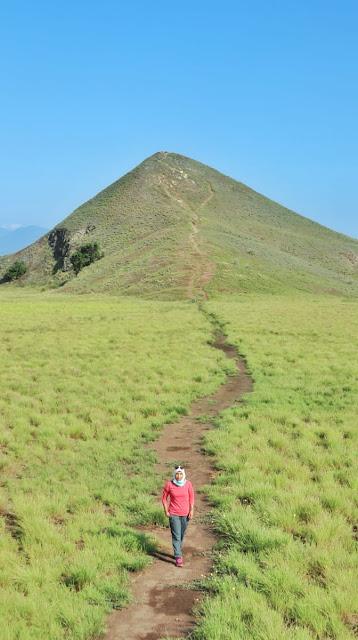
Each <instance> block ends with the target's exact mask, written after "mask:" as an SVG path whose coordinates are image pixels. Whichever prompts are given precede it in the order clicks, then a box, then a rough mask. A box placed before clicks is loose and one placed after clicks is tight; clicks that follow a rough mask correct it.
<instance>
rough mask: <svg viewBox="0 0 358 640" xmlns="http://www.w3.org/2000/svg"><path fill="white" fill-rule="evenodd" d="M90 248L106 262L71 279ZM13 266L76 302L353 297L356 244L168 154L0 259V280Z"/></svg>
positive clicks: (357, 273)
mask: <svg viewBox="0 0 358 640" xmlns="http://www.w3.org/2000/svg"><path fill="white" fill-rule="evenodd" d="M88 242H91V243H92V242H97V243H99V246H100V249H101V251H103V253H104V257H103V258H102V259H101V260H98V261H97V262H94V263H93V264H91V265H90V266H88V267H86V268H84V269H83V270H82V271H81V272H80V273H79V274H78V275H77V276H76V274H75V272H74V270H73V267H72V264H71V260H70V258H71V256H72V255H73V253H74V252H75V251H76V250H78V249H79V248H80V247H81V245H83V244H85V243H88ZM15 260H21V261H24V262H25V264H26V266H27V272H26V274H25V275H24V276H22V278H21V284H24V285H25V284H27V285H34V286H43V287H46V288H47V287H62V290H63V291H73V292H78V293H80V292H81V293H82V292H102V293H104V292H108V293H120V294H128V295H137V296H145V297H148V298H149V297H150V298H152V297H158V298H161V299H168V300H170V299H188V298H189V299H192V298H198V299H205V298H206V297H207V296H210V297H218V296H220V295H227V294H228V293H230V294H235V293H250V292H260V291H262V292H272V293H277V292H284V291H288V290H290V291H292V290H301V291H317V292H326V293H336V294H340V295H354V296H356V295H358V241H357V240H354V239H353V238H349V237H348V236H344V235H342V234H339V233H336V232H334V231H331V230H330V229H327V228H325V227H323V226H321V225H319V224H317V223H315V222H312V221H311V220H308V219H307V218H304V217H302V216H300V215H298V214H297V213H294V212H293V211H290V210H288V209H286V208H285V207H282V206H281V205H279V204H277V203H275V202H273V201H272V200H269V199H268V198H265V197H264V196H263V195H260V194H259V193H257V192H255V191H253V190H252V189H250V188H249V187H247V186H245V185H244V184H242V183H240V182H237V181H235V180H233V179H231V178H229V177H227V176H225V175H223V174H221V173H219V172H218V171H216V170H214V169H212V168H210V167H208V166H206V165H203V164H201V163H199V162H197V161H195V160H191V159H190V158H186V157H184V156H181V155H178V154H175V153H168V152H166V151H164V152H159V153H156V154H155V155H153V156H151V157H150V158H148V159H147V160H145V161H144V162H142V163H141V164H140V165H139V166H138V167H136V168H135V169H133V171H131V172H129V173H127V174H126V175H125V176H123V177H122V178H120V180H118V181H117V182H115V183H113V184H112V185H110V186H109V187H107V188H106V189H104V191H101V192H100V193H99V194H98V195H96V196H95V197H94V198H92V199H91V200H89V201H88V202H86V203H85V204H83V205H82V206H80V207H79V208H78V209H76V210H75V211H74V212H73V213H71V214H70V215H69V216H68V217H67V218H66V219H65V220H63V222H62V223H60V224H59V225H57V226H56V227H55V228H54V229H52V230H51V231H50V232H48V233H47V234H45V235H44V236H43V237H42V238H40V239H39V240H38V241H37V242H35V243H34V244H32V245H31V246H30V247H27V248H26V249H23V250H22V251H19V252H17V253H16V254H12V255H10V256H5V257H2V258H0V278H3V277H4V274H5V271H6V269H7V267H8V266H9V265H10V264H12V263H13V262H14V261H15ZM2 282H4V278H3V280H2ZM19 282H20V281H19ZM9 286H13V285H9ZM15 286H16V285H15Z"/></svg>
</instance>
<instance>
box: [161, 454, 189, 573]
mask: <svg viewBox="0 0 358 640" xmlns="http://www.w3.org/2000/svg"><path fill="white" fill-rule="evenodd" d="M168 496H169V508H168ZM163 506H164V511H165V515H166V516H167V518H169V524H170V530H171V532H172V542H173V549H174V558H175V565H176V566H177V567H182V566H183V556H182V551H181V546H182V544H183V540H184V536H185V531H186V528H187V526H188V523H189V520H191V519H192V517H193V515H194V489H193V485H192V484H191V482H190V480H187V479H186V477H185V471H184V469H183V467H180V466H178V467H175V469H174V474H173V478H172V479H171V480H170V481H169V482H167V484H166V485H165V487H164V491H163Z"/></svg>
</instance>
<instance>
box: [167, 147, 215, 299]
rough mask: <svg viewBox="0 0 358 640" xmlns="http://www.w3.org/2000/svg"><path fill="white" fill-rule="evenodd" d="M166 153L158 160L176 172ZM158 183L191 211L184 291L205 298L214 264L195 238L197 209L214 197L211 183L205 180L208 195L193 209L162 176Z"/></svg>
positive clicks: (192, 296)
mask: <svg viewBox="0 0 358 640" xmlns="http://www.w3.org/2000/svg"><path fill="white" fill-rule="evenodd" d="M167 155H168V152H167V151H163V152H162V158H161V159H160V160H159V162H161V164H162V165H163V166H165V167H166V168H167V169H170V171H172V172H173V173H174V174H176V169H175V168H174V167H172V166H171V165H170V164H169V163H168V162H166V157H167ZM159 184H160V186H161V188H162V189H163V191H164V193H165V194H166V195H167V196H168V198H171V199H172V200H175V202H177V203H178V204H179V205H180V206H181V207H183V208H184V209H186V210H187V211H188V210H189V211H190V213H191V220H190V221H189V224H190V226H191V228H192V233H190V234H189V237H188V249H189V251H190V253H191V255H192V256H193V262H192V264H191V265H190V274H189V280H188V284H187V286H186V293H187V296H188V298H189V299H190V298H196V297H198V298H199V299H200V300H207V299H208V296H207V293H206V290H205V287H206V285H208V284H209V282H211V280H212V278H213V276H214V273H215V268H216V264H215V262H213V261H212V260H210V259H209V257H208V254H207V252H206V250H205V248H203V244H202V242H200V240H198V239H197V236H198V234H199V231H200V216H199V211H200V210H201V209H203V207H205V205H207V204H208V203H209V202H210V200H212V198H213V197H214V191H213V188H212V186H211V183H210V182H209V181H207V182H206V185H207V188H208V195H207V196H206V197H205V198H204V200H203V201H202V202H201V203H200V204H199V206H197V207H196V209H194V210H193V209H191V208H190V207H188V205H187V204H186V203H185V202H184V200H182V199H181V198H177V197H175V195H174V194H173V193H171V191H170V189H169V188H168V185H167V184H166V180H165V177H164V176H162V177H159Z"/></svg>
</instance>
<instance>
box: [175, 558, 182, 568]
mask: <svg viewBox="0 0 358 640" xmlns="http://www.w3.org/2000/svg"><path fill="white" fill-rule="evenodd" d="M175 566H176V567H182V566H183V558H176V559H175Z"/></svg>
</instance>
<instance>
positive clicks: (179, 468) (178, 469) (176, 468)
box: [174, 465, 184, 471]
mask: <svg viewBox="0 0 358 640" xmlns="http://www.w3.org/2000/svg"><path fill="white" fill-rule="evenodd" d="M174 468H175V471H184V469H183V467H181V466H180V465H179V467H174Z"/></svg>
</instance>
